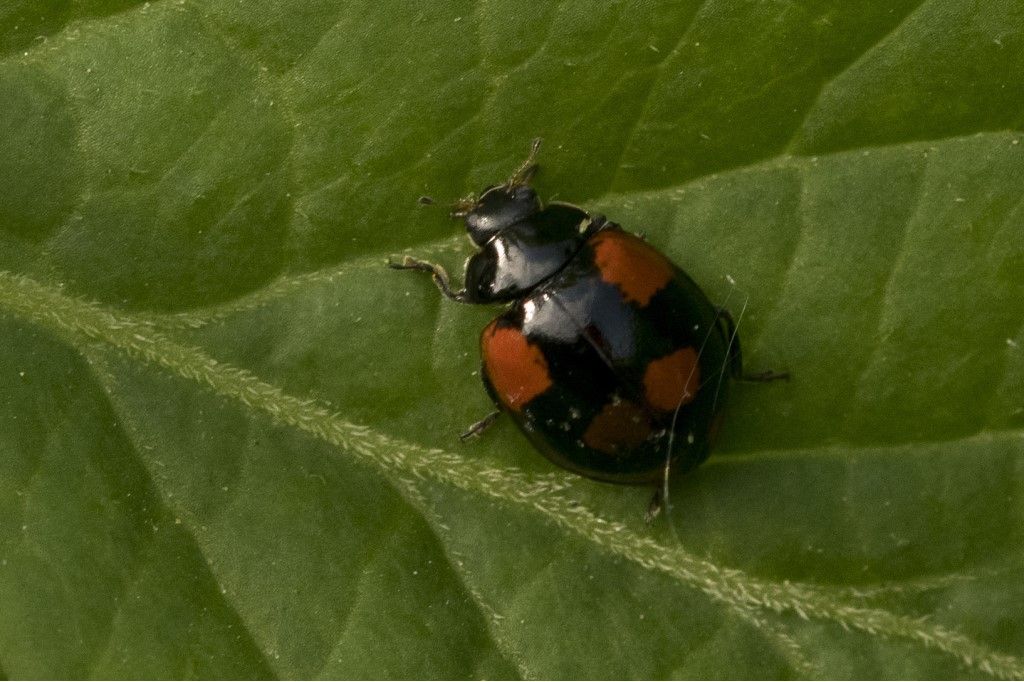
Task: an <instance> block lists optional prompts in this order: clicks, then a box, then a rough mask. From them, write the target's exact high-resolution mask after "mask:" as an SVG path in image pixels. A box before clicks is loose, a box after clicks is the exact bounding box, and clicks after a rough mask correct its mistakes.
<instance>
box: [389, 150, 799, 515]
mask: <svg viewBox="0 0 1024 682" xmlns="http://www.w3.org/2000/svg"><path fill="white" fill-rule="evenodd" d="M539 144H540V140H539V139H538V140H534V143H533V147H532V148H531V151H530V155H529V157H528V158H527V160H526V161H525V162H524V163H523V165H522V166H520V168H519V169H518V170H516V172H515V173H514V174H513V175H512V177H511V178H510V179H509V180H508V181H506V182H505V183H504V184H501V185H497V186H491V187H487V188H486V189H484V191H483V192H482V193H481V194H480V195H479V197H469V198H467V199H464V200H462V201H460V202H458V203H457V204H456V206H455V209H454V210H453V211H452V217H453V218H462V219H463V220H464V221H465V225H466V230H467V232H468V233H469V238H470V239H471V240H472V242H473V244H474V245H475V246H476V247H477V251H476V252H475V253H474V254H473V255H471V256H470V257H469V259H468V260H467V261H466V265H465V277H464V288H462V289H460V290H457V291H455V290H453V289H452V287H451V285H450V283H449V279H448V276H447V274H446V272H445V271H444V269H443V268H442V267H441V266H439V265H435V264H433V263H429V262H426V261H423V260H419V259H416V258H411V257H405V258H404V259H403V260H402V261H400V262H389V263H388V265H389V266H390V267H392V268H395V269H399V270H420V271H423V272H427V273H429V274H430V275H431V276H432V278H433V280H434V283H435V284H436V285H437V288H438V289H439V290H440V292H441V293H442V294H443V295H444V296H445V297H446V298H448V299H451V300H453V301H457V302H460V303H470V304H505V305H506V306H507V309H506V310H505V311H504V312H503V313H501V314H500V315H498V316H497V317H496V318H494V320H492V321H491V323H490V324H488V325H487V326H486V327H485V328H484V330H483V332H482V333H481V335H480V355H481V359H482V364H483V371H482V373H481V374H482V377H483V383H484V387H485V388H486V390H487V393H488V394H489V395H490V397H491V399H492V400H493V402H494V404H495V406H496V407H497V408H498V410H497V411H495V412H493V413H491V414H489V415H488V416H487V417H485V418H484V419H482V420H481V421H479V422H477V423H476V424H474V425H473V426H472V427H470V429H469V430H468V431H467V432H466V433H464V434H462V438H463V439H465V438H467V437H469V436H473V435H476V434H478V433H480V432H481V431H483V430H484V429H485V428H486V427H487V426H489V425H490V424H491V423H492V422H493V421H494V420H495V418H497V416H498V415H500V414H501V413H502V412H505V413H508V414H509V415H510V416H511V417H512V419H513V421H514V422H515V423H516V425H517V426H518V427H519V428H520V429H521V430H522V432H523V433H524V434H525V435H526V437H527V438H528V439H529V440H530V442H531V443H533V445H534V446H536V448H537V449H538V450H539V451H540V452H541V453H543V454H544V455H545V456H546V457H547V458H548V459H550V460H551V461H552V462H554V463H555V464H557V465H559V466H562V467H564V468H566V469H569V470H571V471H574V472H576V473H578V474H582V475H583V476H587V477H589V478H593V479H597V480H600V481H607V482H611V483H627V484H659V483H660V482H662V481H664V480H667V474H668V471H669V468H670V466H671V468H672V470H676V471H684V470H688V469H692V468H693V467H695V466H697V465H698V464H700V463H701V462H702V461H704V459H706V458H707V456H708V452H709V447H710V441H711V434H712V432H713V431H714V430H715V426H716V421H717V417H718V414H719V409H720V407H721V405H722V401H723V400H724V398H725V396H726V393H727V391H728V388H729V381H728V379H729V378H740V377H743V374H742V360H741V355H740V346H739V341H738V339H737V336H736V328H735V324H734V323H733V320H732V318H731V316H730V315H729V314H728V312H726V311H725V310H724V309H721V308H717V307H715V306H714V305H713V304H712V303H711V302H710V301H709V300H708V297H707V296H706V295H705V294H704V292H703V291H701V289H700V287H698V286H697V284H696V283H694V281H693V280H692V279H691V278H690V277H689V276H688V275H687V274H686V273H685V272H683V271H682V270H681V269H679V268H678V267H677V266H676V265H674V264H673V263H672V262H671V261H670V260H669V259H668V258H666V257H665V256H664V255H663V254H662V253H661V252H660V251H658V250H657V249H655V248H654V247H653V246H651V245H649V244H648V243H647V242H646V241H645V240H644V239H642V238H641V237H638V236H636V235H634V234H631V233H629V232H626V231H624V230H623V229H622V228H621V227H620V226H619V225H617V224H615V223H612V222H609V221H607V220H605V218H604V217H603V216H600V215H590V214H589V213H587V212H586V211H584V210H583V209H581V208H578V207H576V206H573V205H571V204H566V203H561V202H551V203H548V204H547V205H544V204H542V203H541V201H540V199H539V198H538V197H537V193H536V192H535V191H534V189H533V188H532V187H531V186H530V184H529V182H530V178H531V176H532V174H533V171H534V170H535V168H536V166H535V164H534V158H535V156H536V153H537V150H538V147H539ZM428 202H429V200H427V199H425V198H424V199H421V203H428ZM785 376H786V375H785V374H776V373H773V372H766V373H763V374H760V375H755V376H752V377H747V378H749V379H753V380H770V379H776V378H784V377H785ZM657 490H659V491H660V490H661V487H660V486H659V487H658V488H657ZM656 497H657V495H656ZM653 504H655V505H656V504H657V503H656V502H655V503H653Z"/></svg>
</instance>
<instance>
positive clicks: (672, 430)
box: [661, 287, 746, 542]
mask: <svg viewBox="0 0 1024 682" xmlns="http://www.w3.org/2000/svg"><path fill="white" fill-rule="evenodd" d="M734 291H735V287H733V288H732V289H730V290H729V293H728V294H726V296H725V300H724V301H723V302H722V305H723V306H724V305H725V304H726V303H728V302H729V298H730V297H731V296H732V294H733V292H734ZM743 308H744V310H746V303H744V304H743ZM716 327H717V325H716V324H712V325H710V326H709V327H708V331H707V333H706V334H704V339H703V340H702V341H701V342H700V348H698V349H697V362H695V363H694V365H693V367H692V368H690V375H689V376H688V377H686V381H685V382H684V383H683V386H688V385H689V384H690V380H691V379H692V378H693V373H694V372H696V371H697V368H698V367H699V366H700V356H701V355H702V354H703V353H704V348H705V346H707V344H708V340H709V339H710V338H711V334H712V333H713V332H714V331H715V329H716ZM726 357H728V353H726ZM722 371H725V368H724V367H723V368H722ZM697 391H698V392H700V388H698V389H697ZM688 397H689V396H688V395H687V394H684V395H683V396H682V397H681V398H680V399H679V403H678V404H676V409H675V412H673V413H672V423H671V425H670V426H669V429H668V444H667V447H666V448H665V467H664V469H663V470H662V477H661V486H662V488H661V499H662V502H663V504H664V506H665V518H666V519H667V520H668V526H669V529H670V530H671V531H672V536H673V537H674V538H675V539H676V541H677V542H679V541H680V539H679V533H678V532H677V531H676V527H675V524H674V523H672V516H671V511H672V507H671V503H670V501H669V474H670V473H671V471H672V446H673V445H675V439H676V422H677V421H678V419H679V412H680V411H681V410H682V409H683V404H684V403H685V401H686V399H687V398H688ZM715 400H716V401H717V400H718V393H717V391H716V393H715ZM711 409H712V413H714V407H712V408H711ZM691 435H692V434H691Z"/></svg>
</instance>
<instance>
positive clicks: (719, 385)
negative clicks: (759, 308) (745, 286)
mask: <svg viewBox="0 0 1024 682" xmlns="http://www.w3.org/2000/svg"><path fill="white" fill-rule="evenodd" d="M733 286H735V284H734V285H733ZM730 293H731V292H730ZM726 300H728V297H726ZM748 303H750V295H749V294H744V295H743V305H742V306H740V314H739V315H737V316H736V323H735V324H733V326H732V334H730V335H729V342H728V343H727V344H726V345H725V357H724V358H722V371H721V372H719V373H718V383H717V384H715V399H714V400H712V401H711V414H714V413H715V408H716V407H718V394H719V392H721V390H722V381H723V380H724V379H725V372H726V369H725V367H726V365H727V364H728V363H729V360H730V356H731V354H732V347H733V344H735V343H736V335H737V334H739V331H740V322H742V321H743V313H745V312H747V304H748ZM723 307H724V306H723Z"/></svg>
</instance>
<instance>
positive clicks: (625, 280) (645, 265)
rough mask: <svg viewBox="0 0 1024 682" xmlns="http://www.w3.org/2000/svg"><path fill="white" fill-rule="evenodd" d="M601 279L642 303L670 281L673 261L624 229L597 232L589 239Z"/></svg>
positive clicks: (628, 297) (631, 298)
mask: <svg viewBox="0 0 1024 682" xmlns="http://www.w3.org/2000/svg"><path fill="white" fill-rule="evenodd" d="M590 243H591V244H592V245H593V247H594V262H595V263H596V264H597V268H598V270H600V272H601V279H603V280H604V281H606V282H608V283H609V284H614V285H616V286H617V287H618V288H619V290H620V291H621V292H622V295H623V296H624V297H625V298H626V299H628V300H630V301H633V302H635V303H637V304H639V305H641V306H645V305H647V304H648V303H649V302H650V300H651V297H652V296H654V294H656V293H658V292H659V291H660V290H661V289H663V288H665V285H666V284H668V283H669V282H671V281H672V278H673V277H674V276H675V271H674V269H673V267H672V264H671V263H669V262H668V259H666V258H665V257H664V256H662V255H661V254H660V253H658V252H657V251H656V250H655V249H654V248H652V247H650V246H648V245H647V244H646V243H644V241H643V240H642V239H640V238H639V237H635V236H633V235H631V234H628V233H626V232H619V231H613V230H609V231H607V232H599V233H598V234H597V235H595V236H594V238H593V239H592V240H591V242H590Z"/></svg>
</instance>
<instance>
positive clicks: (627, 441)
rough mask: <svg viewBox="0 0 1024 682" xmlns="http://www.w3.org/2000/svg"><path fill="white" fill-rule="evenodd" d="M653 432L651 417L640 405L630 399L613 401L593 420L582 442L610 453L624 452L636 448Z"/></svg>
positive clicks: (618, 453) (619, 453)
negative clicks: (649, 417) (648, 416)
mask: <svg viewBox="0 0 1024 682" xmlns="http://www.w3.org/2000/svg"><path fill="white" fill-rule="evenodd" d="M650 435H651V421H650V419H648V418H647V415H646V414H645V413H644V411H643V410H642V409H640V407H639V406H638V405H636V404H634V403H631V402H629V401H625V400H623V401H620V402H610V403H608V404H607V405H605V406H604V409H603V410H601V412H599V413H598V414H597V416H596V417H594V419H593V420H592V421H591V422H590V426H588V427H587V430H586V432H585V433H584V434H583V442H584V443H586V444H587V445H589V446H590V447H592V448H594V449H595V450H600V451H601V452H604V453H607V454H609V455H621V454H625V453H627V452H629V451H630V450H632V449H633V448H636V447H637V446H639V445H640V444H641V443H643V442H644V441H645V440H647V438H648V436H650Z"/></svg>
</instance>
